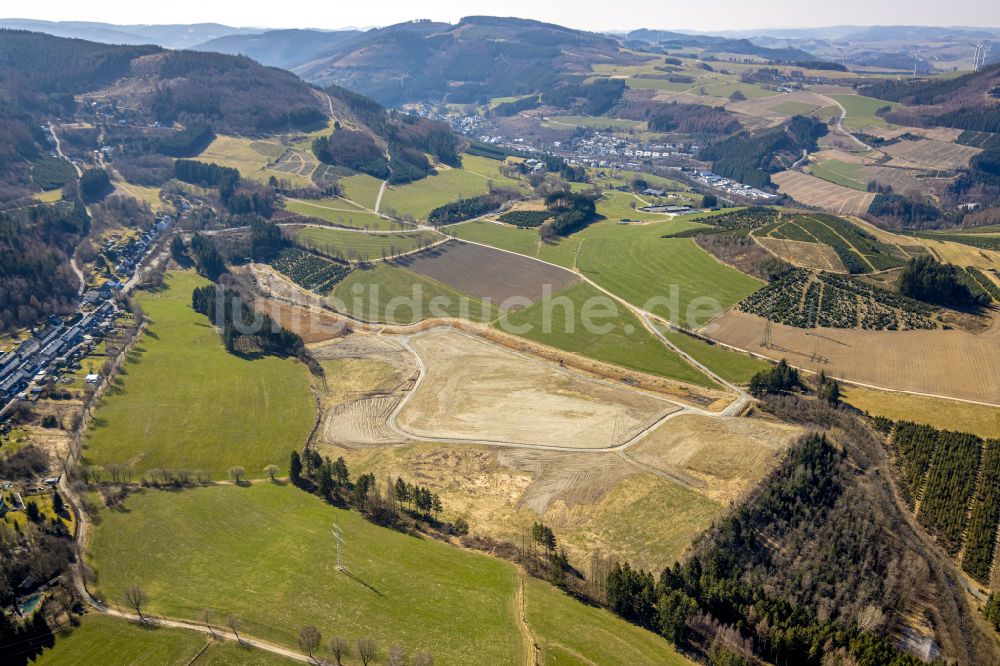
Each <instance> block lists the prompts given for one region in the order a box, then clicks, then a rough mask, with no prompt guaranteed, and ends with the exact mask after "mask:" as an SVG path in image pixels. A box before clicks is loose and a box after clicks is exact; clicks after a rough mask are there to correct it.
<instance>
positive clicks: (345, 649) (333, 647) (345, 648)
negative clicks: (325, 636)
mask: <svg viewBox="0 0 1000 666" xmlns="http://www.w3.org/2000/svg"><path fill="white" fill-rule="evenodd" d="M326 651H327V652H329V653H330V656H331V657H333V664H334V666H343V662H342V661H341V660H342V659H343V658H344V657H347V656H350V653H351V645H350V643H348V642H347V640H346V639H344V638H341V637H340V636H334V637H333V638H331V639H330V642H329V643H327V645H326Z"/></svg>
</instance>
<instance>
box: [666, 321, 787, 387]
mask: <svg viewBox="0 0 1000 666" xmlns="http://www.w3.org/2000/svg"><path fill="white" fill-rule="evenodd" d="M664 334H665V335H666V336H667V339H668V340H670V342H672V343H674V344H675V345H677V347H679V348H680V349H681V350H682V351H683V352H684V353H686V354H689V355H690V356H691V358H693V359H694V360H696V361H698V362H699V363H701V364H702V365H704V366H705V367H706V368H708V369H709V370H711V371H712V372H714V373H715V374H717V375H719V376H720V377H722V378H723V379H725V380H726V381H728V382H732V383H734V384H746V383H748V382H749V381H750V378H751V377H753V376H754V375H755V374H757V373H758V372H760V371H761V370H765V369H767V368H768V367H770V363H768V362H767V361H762V360H760V359H757V358H754V357H752V356H749V355H747V354H741V353H739V352H735V351H732V350H730V349H726V348H725V347H722V346H721V345H714V344H711V343H708V342H705V341H704V340H700V339H698V338H694V337H691V336H690V335H687V334H685V333H678V332H677V331H674V330H669V329H668V330H665V331H664Z"/></svg>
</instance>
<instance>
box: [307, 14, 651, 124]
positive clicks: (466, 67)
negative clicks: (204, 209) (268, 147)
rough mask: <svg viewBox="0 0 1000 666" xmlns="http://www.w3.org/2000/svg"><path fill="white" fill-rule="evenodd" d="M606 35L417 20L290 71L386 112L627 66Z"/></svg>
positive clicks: (477, 21)
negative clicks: (599, 65) (603, 66)
mask: <svg viewBox="0 0 1000 666" xmlns="http://www.w3.org/2000/svg"><path fill="white" fill-rule="evenodd" d="M631 58H632V56H631V55H629V54H628V53H626V52H623V51H622V50H621V49H620V47H619V44H618V42H617V41H616V40H615V39H613V38H611V37H608V36H605V35H598V34H594V33H589V32H582V31H579V30H572V29H569V28H564V27H561V26H557V25H552V24H549V23H540V22H538V21H530V20H524V19H513V18H497V17H488V16H471V17H466V18H464V19H462V20H461V21H459V22H458V23H456V24H455V25H449V24H447V23H432V22H430V21H416V22H411V23H401V24H398V25H394V26H389V27H387V28H381V29H376V30H369V31H368V32H366V33H363V34H361V35H358V36H356V37H354V38H351V39H348V40H346V41H344V42H343V43H342V44H339V45H337V46H335V47H333V48H331V49H330V50H329V51H327V52H326V53H323V54H321V55H320V56H318V57H317V58H316V59H315V60H314V61H312V62H310V63H308V64H306V65H302V66H300V67H296V68H293V71H295V72H296V73H297V74H299V75H300V76H302V77H303V78H305V79H306V80H308V81H313V82H316V83H320V84H324V85H325V84H330V83H336V84H338V85H341V86H344V87H346V88H350V89H351V90H355V91H357V92H360V93H364V94H366V95H368V96H369V97H372V98H374V99H376V100H378V101H379V102H381V103H383V104H387V105H394V104H399V103H402V102H408V101H418V100H428V99H441V98H444V97H446V96H447V99H448V100H449V101H452V102H455V103H468V102H473V101H476V100H477V99H479V98H481V97H484V96H489V97H495V96H503V95H515V94H523V93H531V92H541V91H543V90H546V89H547V88H548V87H550V86H551V85H552V84H553V83H554V82H556V81H558V80H560V79H564V78H566V77H567V76H572V75H573V74H581V75H582V74H584V73H587V72H589V71H590V67H591V64H592V63H594V62H629V61H630V59H631Z"/></svg>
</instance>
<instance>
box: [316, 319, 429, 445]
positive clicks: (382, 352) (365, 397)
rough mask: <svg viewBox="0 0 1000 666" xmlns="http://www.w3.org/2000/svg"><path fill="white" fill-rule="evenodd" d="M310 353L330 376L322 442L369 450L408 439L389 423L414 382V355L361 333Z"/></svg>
mask: <svg viewBox="0 0 1000 666" xmlns="http://www.w3.org/2000/svg"><path fill="white" fill-rule="evenodd" d="M310 351H311V353H312V355H313V357H315V358H316V359H317V360H318V361H319V362H320V364H321V365H323V367H324V369H327V375H328V376H327V391H326V392H325V395H323V396H322V398H321V404H322V408H323V410H324V413H323V416H322V420H321V423H320V428H319V431H318V433H317V438H318V442H319V443H321V444H346V445H360V446H365V445H369V446H370V445H380V444H394V443H399V442H402V441H405V438H404V437H402V436H400V435H399V434H398V433H396V432H395V431H394V430H392V428H390V427H389V425H388V419H389V416H390V414H392V412H393V410H395V409H396V406H397V405H399V402H400V400H402V398H403V396H404V395H406V393H407V392H408V391H410V390H411V389H412V388H413V384H414V382H415V380H416V377H417V362H416V359H415V358H414V357H413V354H412V353H410V352H409V351H408V350H407V349H406V348H405V347H403V345H402V344H401V343H400V342H399V341H398V340H394V339H392V338H387V337H383V336H376V335H368V334H357V333H356V334H352V335H350V336H347V337H345V338H343V339H341V340H335V341H332V342H330V343H327V344H323V345H315V346H312V347H310ZM337 362H339V363H337Z"/></svg>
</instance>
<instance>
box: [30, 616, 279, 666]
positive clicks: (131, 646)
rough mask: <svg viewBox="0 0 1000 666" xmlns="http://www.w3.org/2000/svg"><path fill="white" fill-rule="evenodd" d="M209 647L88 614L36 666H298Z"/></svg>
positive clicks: (178, 634)
mask: <svg viewBox="0 0 1000 666" xmlns="http://www.w3.org/2000/svg"><path fill="white" fill-rule="evenodd" d="M220 621H221V618H220ZM208 642H209V637H208V636H206V635H204V634H199V633H195V632H193V631H186V630H184V629H169V628H164V627H143V626H140V625H139V624H137V623H134V622H129V621H127V620H122V619H119V618H112V617H106V616H103V615H88V616H87V617H85V618H83V621H82V622H81V624H80V626H78V627H75V628H74V629H73V630H72V631H71V632H70V633H69V634H68V635H65V636H63V635H60V634H57V636H56V643H55V645H54V646H53V647H52V648H50V649H48V650H46V651H45V652H43V653H42V654H41V655H40V656H39V657H38V659H37V660H36V661H35V662H34V663H35V664H39V665H40V666H50V665H51V666H64V665H65V666H115V665H117V664H122V665H125V664H162V665H163V666H189V664H191V663H192V659H194V658H195V656H196V655H197V659H196V660H195V661H194V663H196V664H198V665H199V666H201V665H202V664H215V665H216V666H227V665H229V664H233V665H234V666H235V665H236V664H247V665H250V666H270V665H272V664H274V665H278V664H292V663H295V662H293V661H291V660H290V659H285V658H284V657H279V656H278V655H275V654H272V653H270V652H265V651H263V650H256V649H253V648H247V647H241V646H237V645H236V643H235V642H234V641H224V642H221V641H220V642H212V643H211V644H210V645H208V649H206V650H205V651H204V652H202V650H203V649H204V648H205V646H206V644H207V643H208Z"/></svg>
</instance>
